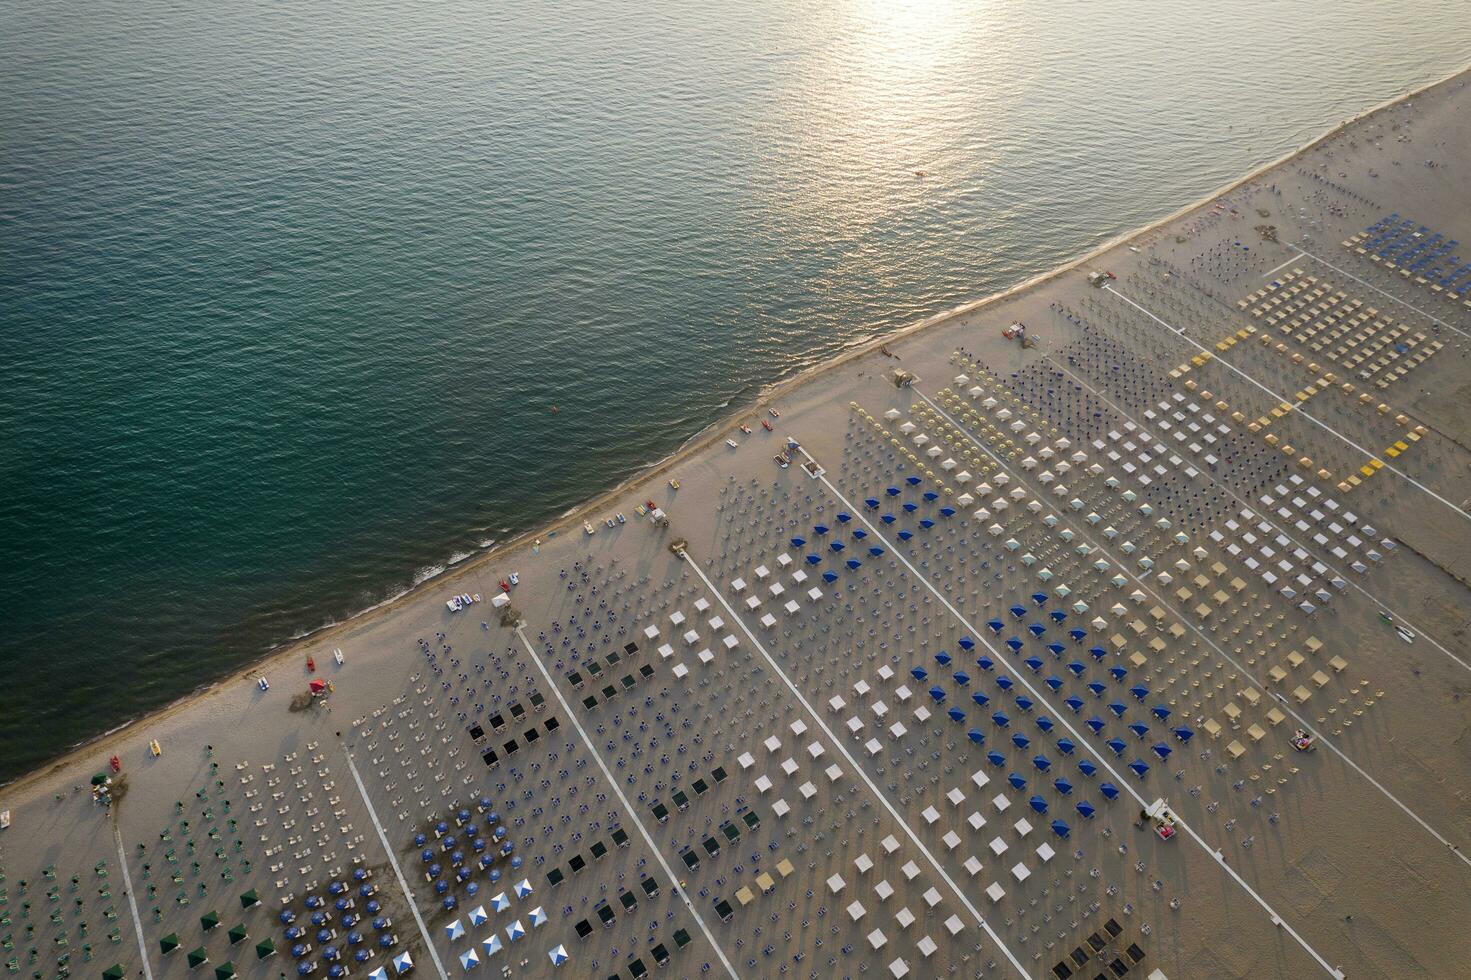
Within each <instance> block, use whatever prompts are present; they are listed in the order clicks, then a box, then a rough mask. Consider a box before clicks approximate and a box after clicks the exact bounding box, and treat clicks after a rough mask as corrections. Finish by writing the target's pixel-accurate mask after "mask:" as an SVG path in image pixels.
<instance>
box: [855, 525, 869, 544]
mask: <svg viewBox="0 0 1471 980" xmlns="http://www.w3.org/2000/svg"><path fill="white" fill-rule="evenodd" d="M866 537H868V532H867V531H865V530H864V529H863V528H861V527H855V528H854V529H853V540H854V541H862V540H863V539H864V538H866Z"/></svg>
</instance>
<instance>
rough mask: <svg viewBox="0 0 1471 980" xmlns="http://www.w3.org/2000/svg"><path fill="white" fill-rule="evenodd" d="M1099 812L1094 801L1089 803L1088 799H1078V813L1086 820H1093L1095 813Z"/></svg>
mask: <svg viewBox="0 0 1471 980" xmlns="http://www.w3.org/2000/svg"><path fill="white" fill-rule="evenodd" d="M1097 812H1098V809H1097V807H1095V806H1094V805H1093V804H1092V803H1089V802H1088V801H1087V800H1079V801H1078V815H1079V816H1080V817H1082V818H1083V819H1084V820H1091V819H1092V818H1093V814H1095V813H1097Z"/></svg>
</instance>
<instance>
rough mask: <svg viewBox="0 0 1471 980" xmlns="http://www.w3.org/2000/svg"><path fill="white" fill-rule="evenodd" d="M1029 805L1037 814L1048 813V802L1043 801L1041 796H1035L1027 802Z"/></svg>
mask: <svg viewBox="0 0 1471 980" xmlns="http://www.w3.org/2000/svg"><path fill="white" fill-rule="evenodd" d="M1027 805H1028V806H1030V807H1031V808H1032V810H1033V812H1035V813H1046V812H1047V801H1046V800H1044V799H1042V797H1040V796H1033V797H1032V798H1031V799H1029V800H1027Z"/></svg>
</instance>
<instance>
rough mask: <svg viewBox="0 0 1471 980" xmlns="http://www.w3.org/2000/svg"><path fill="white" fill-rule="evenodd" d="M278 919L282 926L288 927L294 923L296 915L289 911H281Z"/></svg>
mask: <svg viewBox="0 0 1471 980" xmlns="http://www.w3.org/2000/svg"><path fill="white" fill-rule="evenodd" d="M280 919H281V924H282V925H283V926H289V925H291V923H293V922H295V921H296V913H295V912H293V911H291V910H290V909H282V910H281V915H280Z"/></svg>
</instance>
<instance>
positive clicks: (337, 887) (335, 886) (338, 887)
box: [327, 881, 346, 895]
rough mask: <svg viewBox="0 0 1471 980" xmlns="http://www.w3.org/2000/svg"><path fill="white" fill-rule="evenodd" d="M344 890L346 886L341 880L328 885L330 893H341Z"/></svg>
mask: <svg viewBox="0 0 1471 980" xmlns="http://www.w3.org/2000/svg"><path fill="white" fill-rule="evenodd" d="M344 890H346V886H345V885H343V884H342V882H340V881H334V882H331V883H330V884H328V885H327V894H328V895H341V894H342V893H343V891H344Z"/></svg>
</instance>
